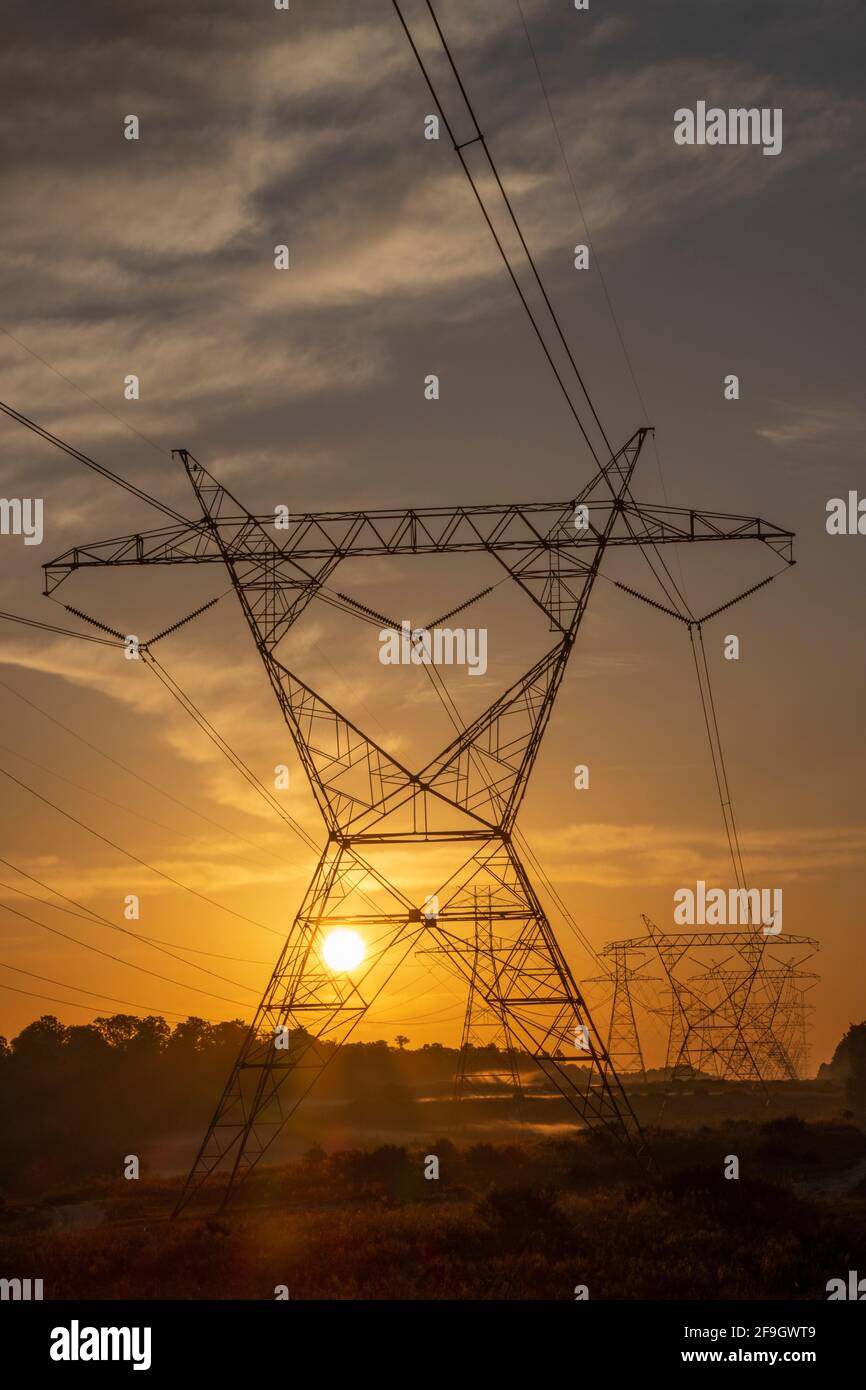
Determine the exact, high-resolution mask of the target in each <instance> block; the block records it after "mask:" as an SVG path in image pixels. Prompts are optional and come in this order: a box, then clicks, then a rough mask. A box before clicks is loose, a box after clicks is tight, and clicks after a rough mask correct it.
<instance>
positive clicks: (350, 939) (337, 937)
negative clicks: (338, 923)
mask: <svg viewBox="0 0 866 1390" xmlns="http://www.w3.org/2000/svg"><path fill="white" fill-rule="evenodd" d="M322 957H323V959H324V962H325V964H326V965H327V967H328V969H329V970H333V971H334V972H335V973H341V974H344V973H346V972H348V971H349V970H354V969H355V967H356V966H357V965H360V964H361V961H362V960H363V959H364V943H363V941H362V940H361V938H360V936H359V935H358V933H357V932H356V931H347V930H346V929H345V927H340V928H339V929H338V930H337V931H332V932H331V933H330V935H329V936H326V937H325V941H324V945H323V946H322Z"/></svg>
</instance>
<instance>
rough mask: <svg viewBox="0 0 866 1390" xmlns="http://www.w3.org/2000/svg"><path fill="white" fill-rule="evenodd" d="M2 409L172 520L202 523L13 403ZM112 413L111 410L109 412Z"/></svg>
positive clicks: (50, 442) (0, 406)
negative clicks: (154, 495)
mask: <svg viewBox="0 0 866 1390" xmlns="http://www.w3.org/2000/svg"><path fill="white" fill-rule="evenodd" d="M0 410H2V411H3V413H4V415H8V416H9V418H10V419H11V420H16V421H17V422H18V424H19V425H24V427H25V428H26V429H28V430H32V431H33V433H34V434H37V435H39V437H40V439H44V440H46V441H47V442H48V443H49V444H53V445H54V446H55V447H56V448H57V449H61V450H62V451H63V453H64V454H69V456H70V458H74V459H76V460H77V461H78V462H79V463H83V464H84V466H85V468H91V469H93V471H94V473H99V474H100V476H101V477H103V478H107V479H108V481H109V482H110V483H115V484H116V485H117V486H118V487H122V488H123V489H124V490H125V491H126V492H130V493H132V495H133V497H137V498H138V499H139V501H140V502H146V503H147V504H148V506H151V507H155V508H156V509H157V511H160V512H164V513H165V515H166V516H170V517H171V519H172V521H179V522H180V523H181V525H183V526H190V527H192V526H194V525H196V524H201V523H194V522H192V521H190V519H189V517H188V516H183V515H182V513H181V512H176V511H175V510H174V508H173V507H169V506H168V505H167V503H165V502H160V501H158V500H157V498H155V497H151V495H150V493H149V492H145V491H144V490H143V489H142V488H140V487H136V485H135V483H131V482H129V481H128V479H126V478H121V476H120V474H119V473H113V472H112V471H111V469H110V468H106V467H105V465H104V464H102V463H97V462H96V460H95V459H92V458H90V456H89V455H88V454H84V453H82V452H81V450H80V449H76V448H75V447H74V446H73V445H72V444H65V443H64V442H63V440H62V439H58V438H57V436H56V435H54V434H51V432H50V431H49V430H46V429H43V427H42V425H37V424H36V422H35V421H34V420H30V419H28V417H27V416H26V415H22V414H21V412H20V411H18V410H14V409H13V407H12V406H11V405H7V404H6V403H5V402H4V401H0ZM110 413H111V412H110V411H109V414H110Z"/></svg>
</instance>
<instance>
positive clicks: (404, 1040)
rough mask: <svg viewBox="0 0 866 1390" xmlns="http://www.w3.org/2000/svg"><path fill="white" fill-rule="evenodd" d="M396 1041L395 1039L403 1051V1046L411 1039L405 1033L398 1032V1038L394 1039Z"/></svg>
mask: <svg viewBox="0 0 866 1390" xmlns="http://www.w3.org/2000/svg"><path fill="white" fill-rule="evenodd" d="M394 1041H395V1043H396V1044H397V1046H398V1047H399V1049H400V1051H401V1052H402V1051H403V1048H404V1047H405V1046H406V1044H407V1042H408V1041H409V1039H408V1038H407V1037H406V1036H405V1034H403V1033H398V1034H397V1036H396V1038H395V1039H394Z"/></svg>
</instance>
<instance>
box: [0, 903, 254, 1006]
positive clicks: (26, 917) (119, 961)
mask: <svg viewBox="0 0 866 1390" xmlns="http://www.w3.org/2000/svg"><path fill="white" fill-rule="evenodd" d="M46 906H50V904H46ZM0 909H2V911H3V912H11V913H12V915H13V917H20V918H21V919H22V921H24V922H31V923H32V924H33V926H34V927H41V928H42V930H43V931H47V932H50V933H51V935H52V936H62V937H63V938H64V940H66V941H72V942H74V944H75V945H76V946H83V947H84V949H85V950H86V951H93V952H94V953H95V954H96V955H98V956H105V958H106V959H107V960H113V961H114V962H115V964H116V965H125V966H127V967H128V968H129V969H131V970H139V971H141V973H142V974H143V975H152V976H153V978H154V979H155V980H163V981H165V983H166V984H170V985H177V986H178V987H179V988H180V989H191V990H193V992H194V993H196V994H205V995H207V996H208V998H210V999H219V1000H220V1001H221V1002H222V1003H224V1004H233V1005H235V1006H236V1007H237V1008H240V1009H247V1008H249V1003H243V1002H242V1001H241V1000H240V999H229V998H228V997H227V996H226V995H224V994H214V993H213V991H212V990H209V989H202V988H201V986H200V985H186V984H183V983H182V981H180V980H173V979H172V978H171V977H170V976H169V975H160V974H159V972H158V971H157V970H148V968H147V966H146V965H135V964H134V963H133V962H132V961H128V960H124V958H123V957H122V956H115V955H112V953H111V952H110V951H103V950H102V948H101V947H100V946H94V945H93V944H92V942H90V941H82V940H81V938H80V937H78V936H72V935H70V933H69V932H65V931H61V930H60V928H59V927H49V925H48V923H47V922H40V921H39V919H38V918H37V917H31V916H30V914H29V913H27V912H21V911H20V910H19V909H18V908H17V907H10V906H9V904H8V903H0ZM243 988H246V986H243Z"/></svg>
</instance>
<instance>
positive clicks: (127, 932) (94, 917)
mask: <svg viewBox="0 0 866 1390" xmlns="http://www.w3.org/2000/svg"><path fill="white" fill-rule="evenodd" d="M0 864H5V865H6V867H7V869H11V870H12V871H13V873H16V874H20V875H21V877H22V878H26V879H28V880H29V882H30V883H35V884H36V885H37V886H38V887H39V888H44V889H45V892H46V893H52V894H53V895H54V897H55V898H60V900H61V902H64V903H70V904H71V906H72V907H73V908H78V909H79V911H78V912H74V913H72V914H71V915H72V916H75V917H81V918H82V919H83V920H85V921H89V922H97V923H99V924H100V925H101V926H104V927H109V928H110V929H111V931H116V932H120V933H121V935H123V936H129V937H132V939H133V940H134V941H144V942H145V943H146V944H147V945H153V949H154V950H158V951H159V953H160V955H163V956H171V958H172V959H173V960H178V961H180V963H181V965H188V966H189V967H190V968H191V969H193V970H200V971H201V973H202V974H203V975H211V976H212V977H213V978H214V979H215V980H222V982H223V984H226V985H234V986H235V987H236V988H237V989H251V986H250V985H245V984H243V983H242V982H241V981H240V980H232V979H230V978H229V977H228V976H227V975H220V974H218V973H217V972H216V971H214V970H208V969H207V967H206V966H203V965H197V964H196V963H195V961H191V960H185V959H184V957H183V956H179V955H177V954H176V953H175V951H172V950H167V949H163V948H164V947H170V946H176V945H177V943H176V942H172V941H156V939H155V938H154V937H148V936H145V935H144V933H143V932H137V931H133V930H132V928H131V927H122V926H121V925H120V924H119V923H118V922H112V920H111V918H110V917H103V916H102V914H101V913H99V912H95V911H94V910H93V909H92V908H88V907H85V906H84V904H83V903H81V902H79V901H78V899H77V898H70V897H69V896H68V895H67V894H66V893H61V892H60V890H59V888H52V886H51V884H50V883H45V882H44V881H43V880H42V879H41V878H37V877H36V875H35V874H31V873H28V872H27V870H26V869H22V868H20V866H19V865H18V864H13V863H12V862H11V861H10V860H9V859H0ZM0 886H2V887H4V888H8V889H9V890H10V892H13V893H17V894H20V895H21V896H22V897H25V898H32V899H33V901H34V902H38V903H42V905H43V906H44V907H50V908H52V909H53V910H54V911H56V912H68V911H69V909H68V908H61V907H58V905H57V904H56V903H50V902H46V901H45V899H44V898H40V897H38V896H37V895H36V894H35V893H27V892H26V891H25V890H24V889H23V888H19V887H18V886H17V885H13V884H11V883H6V884H2V885H0ZM181 949H183V950H186V949H187V948H186V947H182V948H181ZM245 963H246V964H250V965H258V964H266V963H267V962H263V961H248V962H245ZM174 983H175V984H180V981H179V980H175V981H174ZM190 988H191V989H194V988H195V986H194V985H191V986H190Z"/></svg>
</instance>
